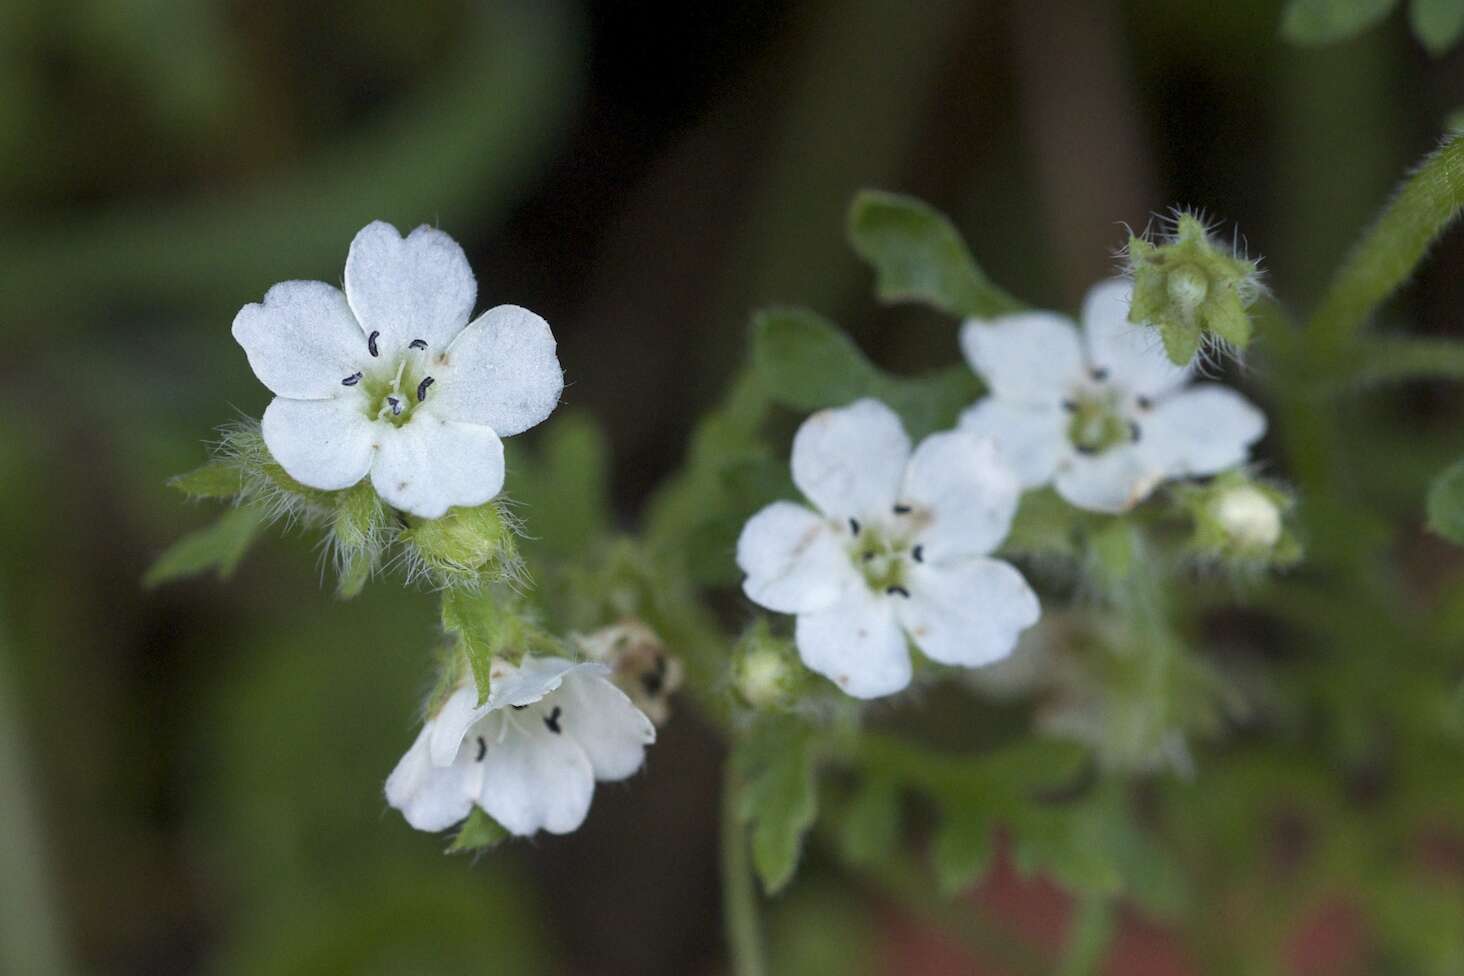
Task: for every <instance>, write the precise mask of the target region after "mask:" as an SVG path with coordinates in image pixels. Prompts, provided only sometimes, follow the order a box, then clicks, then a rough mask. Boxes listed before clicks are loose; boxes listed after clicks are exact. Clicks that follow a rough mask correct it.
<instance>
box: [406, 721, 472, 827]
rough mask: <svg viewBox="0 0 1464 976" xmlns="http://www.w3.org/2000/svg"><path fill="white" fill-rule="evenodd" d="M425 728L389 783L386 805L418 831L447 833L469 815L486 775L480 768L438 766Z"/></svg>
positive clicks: (464, 765)
mask: <svg viewBox="0 0 1464 976" xmlns="http://www.w3.org/2000/svg"><path fill="white" fill-rule="evenodd" d="M428 735H429V731H428V729H427V728H423V729H422V731H421V732H420V733H419V734H418V735H417V741H415V742H413V743H412V748H410V749H408V750H407V752H406V755H404V756H402V758H401V761H400V762H398V763H397V765H396V768H395V769H393V770H392V771H391V775H390V776H388V777H387V779H386V802H387V803H389V804H391V805H392V806H393V807H395V808H396V809H398V810H400V811H401V812H402V816H404V817H406V819H407V823H409V824H411V825H412V826H413V827H415V828H416V829H417V830H427V831H437V830H446V829H447V828H448V827H451V826H452V825H453V824H455V823H457V822H458V821H459V820H462V819H463V818H464V817H466V816H467V815H468V812H469V811H470V810H471V809H472V807H473V799H474V798H475V797H476V796H477V795H478V790H479V778H480V776H481V775H482V773H481V770H479V769H478V768H477V766H476V764H468V763H459V764H455V765H447V766H438V765H435V764H434V763H433V762H432V761H431V759H430V758H429V756H428V747H427V739H428Z"/></svg>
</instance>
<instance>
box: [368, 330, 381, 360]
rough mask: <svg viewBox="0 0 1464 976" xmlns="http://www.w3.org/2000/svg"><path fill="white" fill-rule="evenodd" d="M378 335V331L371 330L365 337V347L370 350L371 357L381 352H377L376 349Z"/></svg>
mask: <svg viewBox="0 0 1464 976" xmlns="http://www.w3.org/2000/svg"><path fill="white" fill-rule="evenodd" d="M379 335H381V333H380V332H373V333H371V334H370V335H369V336H367V337H366V348H367V349H370V350H371V355H372V356H373V357H375V356H380V355H381V353H380V352H378V351H377V349H376V337H377V336H379Z"/></svg>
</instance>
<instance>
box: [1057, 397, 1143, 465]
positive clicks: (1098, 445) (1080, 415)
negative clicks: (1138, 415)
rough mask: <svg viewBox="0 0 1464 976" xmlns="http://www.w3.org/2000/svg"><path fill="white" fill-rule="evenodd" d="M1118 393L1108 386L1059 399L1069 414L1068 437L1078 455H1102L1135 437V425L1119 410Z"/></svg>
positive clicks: (1136, 427) (1136, 437)
mask: <svg viewBox="0 0 1464 976" xmlns="http://www.w3.org/2000/svg"><path fill="white" fill-rule="evenodd" d="M1120 400H1121V394H1120V393H1119V392H1118V391H1117V390H1114V389H1111V388H1100V389H1095V390H1086V391H1084V392H1081V393H1078V394H1076V395H1075V396H1073V397H1071V398H1070V399H1067V400H1064V401H1063V408H1064V409H1065V410H1067V412H1068V414H1069V420H1068V430H1067V434H1068V440H1069V441H1071V442H1072V445H1073V447H1075V448H1077V450H1078V453H1080V454H1102V453H1103V452H1104V451H1107V450H1109V449H1110V448H1113V447H1116V446H1118V445H1119V444H1127V443H1129V442H1130V441H1136V440H1138V439H1139V438H1138V425H1137V424H1135V423H1133V422H1132V421H1131V420H1129V419H1128V418H1127V417H1125V416H1124V414H1123V411H1122V410H1120V409H1119V401H1120Z"/></svg>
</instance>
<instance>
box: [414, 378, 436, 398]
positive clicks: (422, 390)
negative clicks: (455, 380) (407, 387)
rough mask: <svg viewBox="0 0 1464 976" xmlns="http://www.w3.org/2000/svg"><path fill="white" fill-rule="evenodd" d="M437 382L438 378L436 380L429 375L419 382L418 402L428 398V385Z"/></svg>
mask: <svg viewBox="0 0 1464 976" xmlns="http://www.w3.org/2000/svg"><path fill="white" fill-rule="evenodd" d="M436 382H437V381H436V380H434V379H433V378H432V377H430V376H429V377H427V378H426V379H425V380H423V381H422V382H420V383H418V384H417V402H418V403H421V402H422V401H423V400H425V399H427V387H429V386H431V385H432V384H433V383H436Z"/></svg>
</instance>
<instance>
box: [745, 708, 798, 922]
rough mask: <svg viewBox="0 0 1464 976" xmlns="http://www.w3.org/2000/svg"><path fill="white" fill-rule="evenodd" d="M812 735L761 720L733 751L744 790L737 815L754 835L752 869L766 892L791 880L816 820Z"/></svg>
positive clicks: (786, 722)
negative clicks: (810, 829) (804, 843)
mask: <svg viewBox="0 0 1464 976" xmlns="http://www.w3.org/2000/svg"><path fill="white" fill-rule="evenodd" d="M814 758H815V757H814V749H813V732H812V730H811V729H809V728H808V727H807V726H806V725H804V724H803V723H801V722H798V721H796V720H795V719H792V718H789V717H782V716H779V717H776V718H770V719H766V720H764V721H763V722H762V723H761V724H760V725H758V726H757V727H756V728H755V729H754V730H753V731H752V733H751V734H749V735H748V736H747V737H746V738H745V739H743V740H742V741H741V742H739V743H738V745H737V748H736V751H735V752H734V753H733V762H734V763H736V768H737V773H738V775H739V776H740V777H741V779H742V782H743V786H742V790H741V800H740V803H739V804H738V814H739V816H740V817H741V819H742V821H743V822H744V823H746V824H747V825H748V826H749V827H750V829H751V831H752V865H753V869H754V870H755V871H756V872H757V876H758V878H759V879H761V881H762V885H763V890H764V891H766V892H767V893H768V894H770V895H771V894H776V893H777V892H779V891H781V890H782V889H783V888H784V887H785V886H787V884H788V882H789V881H791V880H792V879H793V874H794V872H795V871H796V870H797V868H798V859H799V856H800V855H801V853H802V851H803V837H804V834H806V833H807V832H808V829H809V828H810V827H812V826H813V822H814V820H815V819H816V818H817V816H818V797H817V793H816V789H815V779H816V778H815V775H814V765H815V764H814Z"/></svg>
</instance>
